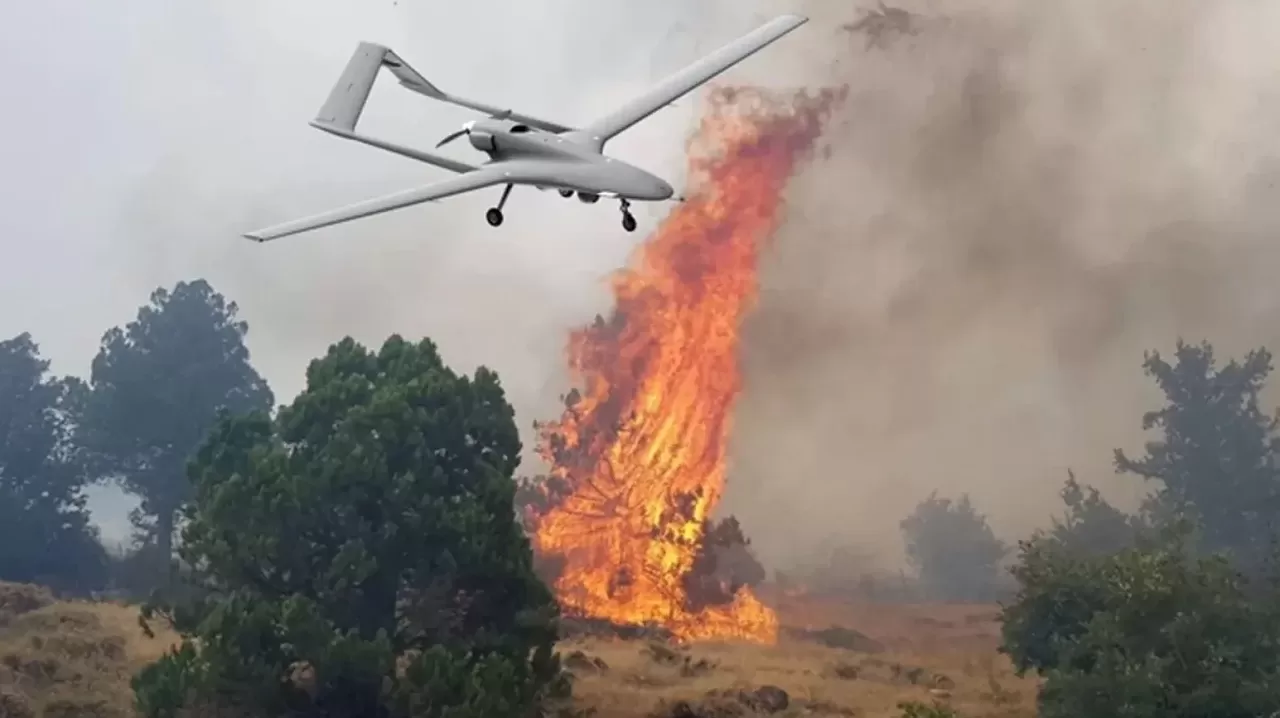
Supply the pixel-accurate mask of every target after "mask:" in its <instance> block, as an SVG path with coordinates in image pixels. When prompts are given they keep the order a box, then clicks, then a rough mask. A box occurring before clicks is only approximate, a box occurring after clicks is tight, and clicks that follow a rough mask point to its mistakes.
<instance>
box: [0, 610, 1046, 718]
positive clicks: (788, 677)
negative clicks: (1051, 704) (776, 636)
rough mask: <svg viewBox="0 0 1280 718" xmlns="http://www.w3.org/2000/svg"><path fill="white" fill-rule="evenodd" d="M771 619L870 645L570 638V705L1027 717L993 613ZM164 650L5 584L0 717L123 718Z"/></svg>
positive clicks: (1029, 696)
mask: <svg viewBox="0 0 1280 718" xmlns="http://www.w3.org/2000/svg"><path fill="white" fill-rule="evenodd" d="M779 610H780V613H781V616H782V618H783V622H784V625H788V626H790V627H792V628H793V629H802V628H807V629H821V628H826V627H829V626H832V625H838V626H843V627H846V628H850V629H854V630H856V631H858V632H859V633H861V634H864V635H865V636H866V637H867V638H869V639H871V642H868V643H867V644H866V645H864V646H863V647H864V650H863V651H852V650H844V649H839V648H832V647H829V646H824V645H819V644H818V643H816V642H814V641H812V640H801V639H797V638H794V637H792V638H788V639H785V640H783V641H782V642H781V643H780V644H779V645H777V646H772V647H761V646H754V645H728V644H699V645H693V646H688V647H676V646H671V645H668V644H663V643H652V642H649V641H622V640H617V639H598V638H592V639H574V640H567V641H564V642H563V643H562V644H561V645H562V651H563V653H564V654H565V656H566V658H567V659H568V661H569V664H570V665H571V667H572V670H573V672H574V674H575V675H576V676H577V680H576V682H575V702H576V704H577V706H578V708H580V709H581V710H582V711H584V712H586V713H588V714H591V715H594V716H597V717H599V718H615V717H616V718H641V717H646V718H647V717H650V716H660V717H662V718H730V717H732V716H752V715H758V714H765V713H769V712H770V710H769V706H767V705H762V701H761V700H757V699H755V698H753V696H754V695H756V694H755V693H754V692H756V691H758V690H759V689H760V688H762V687H764V686H773V687H776V688H780V689H781V690H782V691H785V693H786V694H787V696H788V701H787V703H788V705H787V707H786V708H785V709H782V710H780V711H778V712H776V713H775V715H779V716H862V717H865V718H878V717H881V716H884V717H886V718H887V717H889V716H898V715H900V714H901V711H900V710H898V709H897V707H896V706H897V704H898V703H899V702H902V701H920V702H923V703H932V702H934V701H939V702H942V703H945V704H947V705H950V706H952V707H954V708H955V709H956V710H958V711H959V712H960V714H961V715H963V716H971V717H973V718H983V717H992V718H995V717H1001V718H1017V717H1028V718H1029V717H1031V716H1034V715H1035V712H1034V709H1033V706H1034V692H1035V684H1034V682H1033V681H1031V680H1030V679H1019V678H1017V677H1015V676H1013V674H1012V672H1011V671H1010V668H1009V665H1008V663H1007V661H1006V660H1005V659H1004V658H1003V657H1001V656H999V654H998V653H997V652H996V650H995V646H996V640H997V639H996V636H997V631H998V627H997V625H996V623H995V621H994V618H995V610H994V609H993V608H992V607H990V606H870V605H856V606H853V605H843V604H840V603H836V602H827V603H823V602H815V601H799V600H794V599H793V600H790V601H786V600H783V601H780V602H779ZM792 635H794V631H793V632H792ZM172 640H173V637H172V636H171V635H165V634H162V633H161V634H159V635H157V637H156V638H147V637H146V636H145V635H144V634H143V632H142V630H141V628H140V627H139V625H138V611H137V609H136V608H134V607H129V606H123V605H117V604H111V603H65V602H63V603H59V602H54V601H53V600H52V599H51V598H50V597H49V596H48V595H47V594H45V593H43V592H42V591H40V590H39V589H33V588H30V587H20V586H4V585H0V718H126V717H127V716H131V715H132V710H131V705H132V693H131V691H130V688H129V679H130V677H131V676H132V675H133V674H134V672H135V671H137V670H138V668H140V667H141V666H143V665H145V664H146V663H148V662H150V661H152V660H154V659H155V658H156V657H157V656H159V655H160V654H161V653H163V652H164V650H165V649H166V648H167V647H168V646H169V645H170V644H171V642H172ZM873 643H878V644H880V646H878V647H877V646H875V645H872V644H873ZM766 694H767V695H766ZM759 695H762V696H765V697H766V698H768V697H769V696H775V697H776V696H777V695H778V694H777V692H776V691H768V692H765V693H760V694H759ZM768 702H769V701H768V700H765V701H763V703H766V704H767V703H768Z"/></svg>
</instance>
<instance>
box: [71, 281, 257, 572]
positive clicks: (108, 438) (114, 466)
mask: <svg viewBox="0 0 1280 718" xmlns="http://www.w3.org/2000/svg"><path fill="white" fill-rule="evenodd" d="M238 313H239V309H238V307H237V306H236V304H235V303H234V302H228V301H227V300H226V298H224V297H223V296H222V295H221V294H219V293H218V292H216V291H214V289H213V287H211V286H210V285H209V283H208V282H206V281H204V280H203V279H197V280H195V281H192V282H179V283H178V284H177V286H175V287H174V288H173V290H172V291H169V290H166V289H163V288H160V289H156V290H155V291H154V292H152V294H151V300H150V303H149V304H147V305H144V306H142V307H141V308H139V310H138V315H137V318H136V319H135V320H134V321H132V322H130V323H129V324H128V325H126V326H125V327H123V328H122V327H116V328H113V329H111V330H110V331H108V332H107V333H106V334H105V335H104V336H103V337H102V344H101V347H100V349H99V351H98V355H97V356H96V357H95V358H94V360H93V368H92V375H91V378H90V386H91V393H90V396H89V399H88V402H87V407H86V413H85V422H84V423H85V425H84V427H83V432H82V436H81V441H82V443H83V444H84V445H85V446H87V447H89V448H90V449H91V450H92V453H93V455H94V457H95V461H96V466H95V469H96V471H97V473H98V474H99V475H100V476H102V477H106V478H114V479H116V480H119V481H120V482H121V483H122V484H123V486H124V487H125V488H126V489H127V490H128V491H129V492H130V493H133V494H135V495H136V496H138V497H139V498H140V499H141V506H140V510H139V512H138V513H137V514H136V515H135V517H134V523H135V524H136V525H137V526H138V527H139V528H140V529H142V530H143V531H144V532H145V534H146V535H147V537H148V538H149V539H151V540H153V541H155V543H156V547H157V551H156V553H157V554H158V555H159V556H160V557H162V558H163V559H164V560H167V559H168V557H170V556H172V554H173V551H172V542H173V537H174V522H175V520H176V517H177V514H178V510H179V509H180V508H181V507H182V505H183V504H184V503H185V502H186V501H187V500H188V499H189V498H190V495H191V486H190V483H189V482H188V481H187V477H186V471H185V469H186V464H187V461H188V460H189V459H190V458H191V456H192V455H193V454H194V453H195V450H196V448H197V447H198V446H199V445H200V442H201V441H203V440H204V438H205V436H206V435H207V434H208V433H209V431H210V429H211V428H212V427H213V425H214V423H215V421H216V419H217V416H218V413H219V412H221V411H227V412H231V413H232V414H245V413H248V412H251V411H255V410H267V409H269V408H270V407H271V405H272V403H273V402H274V399H273V397H272V395H271V390H270V389H269V388H268V387H267V383H266V381H265V380H264V379H263V378H262V377H261V376H259V375H258V372H257V371H255V370H254V368H253V367H252V366H251V365H250V363H249V350H248V349H247V348H246V347H245V344H244V338H245V335H246V333H247V332H248V330H249V327H248V325H247V324H246V323H245V322H243V321H241V320H239V319H238V318H237V315H238Z"/></svg>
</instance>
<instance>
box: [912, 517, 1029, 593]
mask: <svg viewBox="0 0 1280 718" xmlns="http://www.w3.org/2000/svg"><path fill="white" fill-rule="evenodd" d="M900 526H901V528H902V534H903V538H904V539H905V542H906V550H907V560H908V561H909V562H910V563H911V565H912V566H913V567H914V568H915V569H916V570H917V571H918V572H919V574H920V580H921V582H922V584H923V585H924V587H925V589H926V590H927V591H928V592H929V593H930V594H931V596H932V597H933V598H936V599H944V600H956V601H984V600H990V599H991V598H992V597H993V596H994V594H995V593H996V591H997V586H998V580H999V572H1000V561H1001V560H1002V559H1003V558H1004V557H1005V555H1006V554H1007V553H1008V547H1007V546H1005V544H1004V543H1003V542H1002V541H1000V540H999V539H997V538H996V536H995V533H994V532H992V530H991V527H990V526H989V525H988V524H987V519H986V517H985V516H983V515H982V514H980V513H978V512H977V510H976V509H974V507H973V505H972V504H971V503H970V502H969V497H968V495H963V496H961V497H960V499H959V500H958V501H952V500H951V499H943V498H938V496H937V492H934V493H932V494H930V495H929V497H928V498H927V499H925V500H924V501H922V502H920V503H919V504H918V505H917V506H916V508H915V511H913V512H912V513H911V515H909V516H908V517H907V518H905V519H903V520H902V522H901V524H900Z"/></svg>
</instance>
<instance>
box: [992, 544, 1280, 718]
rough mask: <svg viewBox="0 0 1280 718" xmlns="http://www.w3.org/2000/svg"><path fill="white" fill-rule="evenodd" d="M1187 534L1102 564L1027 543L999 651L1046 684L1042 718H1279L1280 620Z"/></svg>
mask: <svg viewBox="0 0 1280 718" xmlns="http://www.w3.org/2000/svg"><path fill="white" fill-rule="evenodd" d="M1186 533H1187V529H1186V528H1185V527H1181V528H1175V529H1170V531H1168V532H1166V533H1165V534H1164V535H1162V536H1161V537H1158V538H1144V539H1142V540H1141V541H1139V543H1138V545H1136V546H1134V547H1131V548H1128V549H1124V550H1122V551H1120V552H1117V553H1114V554H1110V555H1106V556H1081V555H1079V554H1076V553H1072V552H1070V551H1067V550H1066V549H1065V548H1064V546H1063V545H1062V544H1061V543H1059V542H1055V541H1052V540H1047V539H1046V538H1044V537H1041V538H1038V539H1033V540H1031V541H1027V542H1023V543H1022V545H1021V551H1020V556H1019V563H1018V565H1017V566H1016V567H1015V568H1014V569H1013V574H1014V576H1015V578H1016V579H1017V580H1018V582H1019V585H1020V587H1019V592H1018V595H1017V597H1016V599H1015V600H1014V601H1013V602H1012V603H1011V604H1010V605H1009V606H1007V607H1005V609H1004V613H1003V621H1004V627H1003V639H1004V640H1003V646H1002V651H1004V652H1005V653H1007V654H1008V655H1009V656H1010V658H1011V659H1012V660H1013V662H1014V665H1015V666H1016V667H1017V669H1018V671H1019V672H1020V673H1021V672H1025V671H1027V670H1031V669H1035V670H1038V671H1039V672H1040V673H1041V674H1042V675H1043V676H1044V677H1045V683H1044V686H1043V688H1042V690H1041V693H1040V697H1039V703H1040V715H1041V716H1044V718H1067V717H1068V716H1084V715H1122V716H1134V717H1139V716H1141V717H1143V718H1146V717H1148V716H1150V717H1151V718H1155V717H1156V716H1162V717H1164V716H1167V717H1169V718H1179V717H1186V718H1192V717H1193V716H1195V717H1199V716H1215V718H1216V717H1218V716H1223V717H1224V718H1236V717H1237V716H1238V717H1239V718H1245V717H1246V716H1260V715H1269V714H1271V713H1272V712H1273V711H1276V710H1280V612H1278V611H1277V604H1276V602H1275V600H1274V598H1275V597H1274V596H1272V597H1271V600H1267V601H1257V600H1255V599H1254V597H1252V596H1251V595H1250V591H1249V587H1248V585H1247V581H1246V579H1245V578H1244V577H1243V576H1242V575H1241V574H1239V573H1237V572H1235V571H1234V570H1233V569H1232V568H1231V565H1230V564H1229V562H1227V561H1226V560H1224V559H1222V558H1220V557H1195V556H1194V555H1193V553H1192V552H1191V551H1190V550H1189V549H1188V547H1187V545H1186V541H1185V537H1186Z"/></svg>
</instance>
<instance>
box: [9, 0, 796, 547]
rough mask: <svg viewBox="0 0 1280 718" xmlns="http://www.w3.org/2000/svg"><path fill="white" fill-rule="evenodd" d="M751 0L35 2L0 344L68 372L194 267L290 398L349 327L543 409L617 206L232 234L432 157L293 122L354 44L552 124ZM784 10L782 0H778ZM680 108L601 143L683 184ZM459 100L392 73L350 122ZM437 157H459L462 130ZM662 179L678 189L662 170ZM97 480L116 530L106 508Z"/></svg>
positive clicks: (622, 93) (430, 215)
mask: <svg viewBox="0 0 1280 718" xmlns="http://www.w3.org/2000/svg"><path fill="white" fill-rule="evenodd" d="M756 4H757V3H754V2H736V3H735V2H726V1H717V2H688V1H687V0H649V1H648V2H644V3H638V2H635V1H634V0H533V1H526V2H520V3H513V2H510V0H472V1H471V2H466V3H439V2H428V1H427V0H398V1H396V2H393V0H372V1H371V0H360V1H358V2H357V1H356V0H253V1H252V2H250V1H248V0H230V1H228V0H217V1H216V2H215V1H214V0H194V1H193V2H182V3H175V2H171V1H170V0H134V1H133V2H130V3H125V4H110V3H102V2H93V1H91V0H50V1H49V2H44V3H28V4H25V5H22V6H21V7H19V8H15V9H14V10H13V11H11V12H10V13H8V14H7V16H6V22H5V23H3V24H2V25H0V60H3V61H4V62H5V63H6V64H7V66H8V67H11V68H16V69H17V71H16V72H13V73H11V76H10V79H9V82H10V83H11V84H10V89H9V91H8V96H9V97H10V98H11V99H10V102H11V104H10V105H9V106H8V111H7V112H6V113H5V115H4V117H3V119H0V128H2V129H3V132H0V157H3V158H4V166H5V168H6V169H7V170H8V171H7V173H6V177H5V187H4V191H3V193H0V223H3V224H0V243H3V244H2V245H0V246H2V247H3V250H4V254H3V256H4V257H5V258H6V260H7V263H8V267H7V271H6V272H5V282H4V283H3V284H0V336H12V335H14V334H17V333H19V332H23V331H31V332H32V333H33V334H34V335H35V337H36V339H37V341H38V342H39V343H40V345H41V347H42V350H43V352H44V354H45V355H46V356H47V357H49V358H51V359H53V361H54V370H55V371H56V372H59V373H71V374H82V375H83V374H84V373H85V372H87V370H88V365H89V362H90V360H91V359H92V357H93V354H94V352H95V351H96V347H97V342H98V339H99V337H100V336H101V334H102V332H103V331H104V330H105V329H107V328H108V327H110V326H113V325H117V324H121V323H124V322H127V321H129V320H130V319H131V318H132V317H133V315H134V312H135V311H136V309H137V307H138V305H139V304H140V303H142V302H144V301H145V300H146V298H147V295H148V294H149V293H150V291H151V290H153V289H154V288H155V287H157V286H160V285H165V286H172V285H173V284H174V283H175V282H177V281H180V280H184V279H190V278H194V277H206V278H208V279H209V280H210V281H211V282H212V283H213V285H214V286H215V287H216V288H217V289H219V290H221V291H222V292H224V293H225V294H227V295H228V296H229V297H230V298H231V299H233V300H236V301H237V302H239V304H240V306H241V308H242V314H243V316H244V318H245V319H247V320H248V321H249V323H250V325H251V330H250V337H249V344H250V348H251V350H252V351H253V360H254V363H255V364H256V365H257V366H258V367H259V369H260V370H261V371H263V372H264V373H265V374H266V376H267V378H268V379H269V380H270V382H271V384H272V387H273V388H274V389H275V391H276V394H277V399H278V400H280V401H287V400H288V399H289V398H291V397H292V396H293V395H294V394H295V393H296V392H297V391H298V390H299V389H300V388H301V380H302V371H303V368H304V366H305V364H306V362H307V361H308V360H309V359H311V358H313V357H315V356H317V355H319V354H320V353H322V352H323V351H324V349H325V347H326V346H327V345H328V344H329V343H331V342H333V341H335V340H337V339H339V338H340V337H342V336H343V335H346V334H353V335H355V336H356V337H357V338H358V339H361V340H364V341H367V342H378V341H380V340H381V339H383V338H385V337H386V336H387V335H388V334H390V333H392V332H401V333H404V334H406V335H408V336H422V335H429V336H431V337H433V338H434V339H436V340H437V341H439V342H440V344H441V347H442V351H443V352H444V353H445V355H446V359H447V360H449V361H450V362H451V363H453V364H454V365H455V366H457V367H459V368H461V369H465V370H470V368H471V367H473V366H474V365H475V364H477V363H480V362H484V363H487V364H490V365H492V366H494V367H495V368H497V369H498V370H499V372H500V373H501V375H502V376H503V377H504V381H505V383H506V385H507V388H508V391H509V392H510V394H511V398H512V400H513V402H514V403H515V404H516V406H517V409H518V411H520V415H521V423H522V426H523V425H526V422H530V421H532V420H533V419H534V418H539V416H541V415H544V414H546V413H547V412H548V411H551V412H554V408H555V403H554V402H555V399H556V396H557V394H558V393H559V392H560V391H562V390H563V388H564V387H563V379H562V376H561V372H562V371H563V368H562V365H563V360H562V351H561V350H562V346H563V342H564V338H565V330H566V329H567V328H569V327H571V326H573V325H576V324H578V323H580V322H582V321H584V320H586V319H589V318H590V317H591V316H592V315H593V314H595V313H596V312H598V311H604V310H606V309H607V307H608V293H607V290H606V289H605V287H604V284H603V282H602V281H601V280H602V278H603V277H604V276H605V275H606V274H607V273H608V272H609V271H610V270H611V269H613V268H615V267H617V266H619V265H621V264H622V263H623V262H624V261H625V259H626V256H627V253H628V252H629V250H630V249H631V247H632V245H633V243H634V242H636V241H638V240H639V239H640V238H642V237H643V236H644V228H645V227H647V226H652V224H653V223H654V221H655V220H656V219H657V218H658V217H659V216H660V214H661V212H663V211H664V210H663V208H662V207H654V208H650V207H643V208H638V211H637V212H636V214H637V215H638V218H639V219H640V221H641V232H638V233H637V234H635V235H626V234H624V233H623V232H622V231H621V230H620V228H619V226H618V224H619V223H618V213H617V208H616V207H615V206H614V205H613V204H612V203H601V204H599V205H596V206H594V207H583V206H581V205H579V204H578V203H577V202H574V203H573V204H572V205H566V204H565V201H564V200H562V199H560V198H559V197H558V196H557V195H555V194H554V193H545V194H544V193H538V192H536V191H533V190H524V191H517V192H516V193H515V194H514V195H513V196H512V199H511V201H510V203H509V205H508V208H507V217H508V221H507V223H506V225H505V226H504V227H502V228H501V230H493V229H491V228H490V227H488V226H487V225H486V224H485V223H484V220H483V210H484V209H485V208H486V207H488V206H490V205H492V204H493V203H494V202H495V201H496V199H497V190H495V191H494V192H490V193H480V194H478V195H475V196H471V197H464V198H458V199H456V200H451V201H450V202H447V203H441V204H436V205H427V206H424V207H419V208H415V209H410V210H406V211H403V212H399V213H393V214H391V215H383V216H382V217H377V218H374V219H371V220H367V221H365V222H363V223H356V224H352V225H348V226H345V227H338V228H333V229H329V230H325V231H323V232H319V233H316V234H314V235H303V236H299V237H294V238H290V239H288V240H287V241H281V242H279V243H276V244H271V245H265V246H259V245H255V244H252V243H250V242H248V241H246V240H243V239H240V238H239V237H238V234H239V233H240V232H242V231H244V230H247V229H252V228H256V227H258V226H261V225H266V224H273V223H276V222H278V221H283V220H287V219H291V218H293V217H294V216H295V215H299V214H307V213H311V212H314V211H319V210H323V209H328V208H330V207H331V206H334V205H337V204H344V203H347V202H351V201H356V200H361V199H365V198H367V197H371V196H374V195H377V194H381V193H384V192H388V191H394V190H398V189H401V188H405V187H410V186H414V185H416V184H422V183H426V182H430V181H434V180H435V179H438V178H439V177H440V171H439V170H436V169H434V168H430V167H425V166H422V165H418V164H415V163H413V162H411V161H408V160H405V159H403V158H399V157H396V156H393V155H387V154H384V153H380V152H378V151H376V150H373V149H370V148H366V147H362V146H357V145H354V144H351V143H344V142H342V141H340V140H337V139H334V138H331V137H329V136H327V135H324V134H322V133H320V132H317V131H315V130H313V129H311V128H309V127H307V125H306V123H307V121H308V120H309V119H311V117H312V116H313V115H314V113H315V111H316V110H317V109H318V108H319V106H320V103H321V102H322V101H323V99H324V97H325V95H326V94H327V93H328V91H329V89H330V87H331V85H332V83H333V82H334V81H335V80H336V78H337V76H338V73H339V72H340V71H341V69H342V67H343V65H344V64H345V62H346V61H347V59H348V57H349V56H350V53H351V52H352V50H353V49H354V47H355V45H356V43H357V42H359V41H361V40H372V41H377V42H381V43H384V44H387V45H389V46H391V47H393V48H395V49H396V50H397V51H398V52H399V53H400V54H401V55H402V56H403V57H404V58H405V59H406V60H407V61H409V62H410V63H411V64H413V65H414V66H415V67H416V68H417V69H418V70H419V71H421V72H422V73H423V74H424V75H426V76H427V77H429V78H430V79H432V80H433V81H436V82H438V83H439V84H441V85H442V86H444V87H445V88H446V89H449V90H452V91H456V92H458V93H459V94H466V95H471V96H473V97H476V98H477V99H482V100H488V101H491V102H494V103H496V104H502V103H509V104H510V105H511V106H513V107H516V108H519V109H523V110H526V111H528V112H530V113H533V114H540V115H544V116H547V117H549V118H552V119H559V120H563V121H565V122H567V123H574V122H582V121H586V120H588V119H590V118H591V117H592V116H593V115H596V114H598V113H600V112H602V111H604V110H606V109H608V108H609V107H610V106H611V105H612V104H614V103H615V102H617V101H619V100H621V99H623V98H625V97H626V96H627V95H628V93H631V92H634V91H637V90H639V89H640V88H642V87H643V86H645V85H647V84H649V83H650V82H652V81H654V80H656V79H658V78H659V77H660V76H661V75H663V74H665V73H667V72H669V71H671V70H673V69H675V68H677V67H678V66H680V65H681V64H683V63H685V62H687V61H689V60H691V59H693V57H694V56H695V55H696V54H697V53H698V52H699V51H700V50H705V49H707V43H719V42H723V41H726V40H728V39H731V38H732V37H733V36H734V35H735V34H736V33H739V32H742V31H743V30H745V29H748V28H749V27H750V25H751V24H752V23H754V22H756V21H757V20H759V19H760V18H759V16H758V14H756V13H753V12H752V8H753V7H754V6H756ZM773 4H775V5H776V4H777V3H773ZM695 106H696V101H695V100H693V99H688V100H685V101H684V102H683V103H682V104H681V105H680V106H679V107H677V108H675V109H672V110H668V111H666V112H665V113H662V114H660V115H658V116H656V117H654V118H653V119H652V120H651V121H649V122H648V123H645V124H643V125H641V126H639V127H637V128H635V129H634V130H632V131H630V132H629V133H627V134H626V135H624V136H623V137H622V138H620V139H619V140H618V141H617V142H616V143H615V144H613V145H611V150H612V151H613V152H614V153H615V154H617V155H618V156H620V157H623V158H626V159H629V160H632V161H635V162H637V163H638V164H640V165H642V166H645V167H648V168H650V169H654V170H658V171H661V172H664V173H667V174H669V175H673V178H674V179H677V180H679V179H680V178H679V169H680V166H681V163H680V155H681V151H682V149H683V140H684V138H685V135H686V131H687V130H688V129H689V121H690V119H691V111H692V109H693V108H694V107H695ZM472 117H473V114H471V113H469V112H467V111H464V110H460V109H458V108H453V107H449V106H446V105H440V104H437V103H433V102H430V101H429V100H426V99H424V98H420V97H418V96H416V95H412V94H411V93H408V92H407V91H404V90H402V89H400V88H398V87H397V86H396V85H395V83H394V81H392V80H391V78H390V77H386V78H384V79H383V81H382V82H381V83H380V85H379V86H378V87H377V88H375V90H374V93H373V97H372V98H371V101H370V105H369V109H368V111H367V112H366V115H365V119H364V120H363V122H364V124H363V125H362V129H365V130H367V131H369V132H372V133H377V134H381V135H386V136H388V137H391V138H394V139H399V140H403V141H406V142H412V143H417V144H419V145H430V144H434V142H435V141H436V140H437V139H438V138H440V137H442V136H443V135H444V134H446V133H448V132H450V131H452V130H454V129H456V128H457V127H458V125H459V124H460V123H462V122H464V121H466V120H467V119H471V118H472ZM450 152H452V153H454V154H456V155H457V156H459V157H466V156H468V155H467V153H468V152H469V148H468V147H466V145H465V143H458V145H456V146H455V147H454V148H451V149H450ZM677 184H678V182H677ZM110 493H111V492H105V494H104V492H96V498H95V508H96V509H98V515H99V517H100V518H101V519H102V521H103V523H104V525H105V530H106V533H107V535H108V536H110V537H117V536H120V535H121V534H122V532H123V531H124V526H125V524H124V520H123V514H124V510H125V509H124V508H122V506H125V504H124V503H122V498H121V497H119V496H113V495H110Z"/></svg>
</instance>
